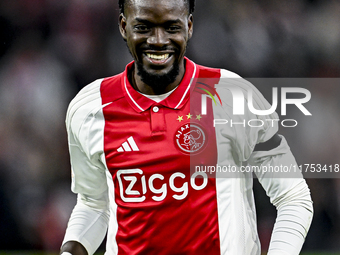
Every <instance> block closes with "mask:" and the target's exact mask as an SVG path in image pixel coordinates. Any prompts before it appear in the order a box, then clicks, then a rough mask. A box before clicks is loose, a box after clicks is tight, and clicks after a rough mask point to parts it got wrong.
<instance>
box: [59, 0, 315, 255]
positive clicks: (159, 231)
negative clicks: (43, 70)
mask: <svg viewBox="0 0 340 255" xmlns="http://www.w3.org/2000/svg"><path fill="white" fill-rule="evenodd" d="M194 5H195V2H194V1H193V0H125V1H124V0H120V1H119V6H120V12H121V13H120V17H119V29H120V32H121V35H122V37H123V39H124V40H125V41H126V43H127V46H128V48H129V50H130V52H131V54H132V56H133V58H134V61H133V62H131V63H129V64H128V65H127V66H126V70H125V71H124V72H123V73H121V74H118V75H116V76H113V77H109V78H105V79H99V80H96V81H94V82H93V83H91V84H89V85H88V86H86V87H85V88H84V89H82V90H81V91H80V92H79V94H78V95H77V96H76V97H75V98H74V99H73V101H72V102H71V103H70V106H69V109H68V113H67V117H66V125H67V131H68V140H69V149H70V156H71V165H72V191H73V192H75V193H77V194H78V200H77V204H76V206H75V208H74V210H73V212H72V215H71V217H70V220H69V224H68V227H67V230H66V234H65V238H64V241H63V244H62V248H61V253H62V254H63V255H66V254H68V255H69V254H73V255H82V254H93V253H94V252H95V251H96V250H97V248H98V247H99V245H100V244H101V243H102V241H103V239H104V237H105V235H106V233H107V244H106V254H109V255H113V254H129V255H132V254H162V255H165V254H195V255H198V254H204V255H206V254H231V255H259V254H260V253H261V248H260V242H259V238H258V235H257V230H256V229H257V227H256V215H255V205H254V199H253V193H252V181H253V179H252V175H251V173H249V172H246V171H240V170H241V169H244V168H242V167H244V166H245V165H246V164H249V165H252V166H267V167H269V166H281V165H287V164H289V165H294V164H296V162H295V159H294V157H293V155H292V154H291V151H290V149H289V147H288V145H287V143H286V140H285V139H284V137H282V136H280V135H278V134H277V130H278V127H277V121H275V120H277V118H278V116H277V114H276V113H272V114H268V115H265V116H262V115H255V114H253V113H252V112H251V111H249V110H247V109H248V108H247V107H245V109H244V114H243V115H235V114H233V109H232V108H233V107H232V96H233V93H232V92H233V89H234V91H235V90H236V91H242V92H246V91H250V90H251V91H253V92H254V93H253V104H254V106H256V107H255V108H256V109H262V110H265V109H268V107H269V106H270V105H269V103H268V102H267V101H266V100H265V99H264V98H263V96H262V95H261V94H260V93H259V92H258V91H257V90H256V89H255V87H253V86H252V85H251V84H250V83H248V82H247V81H245V80H244V79H242V78H240V77H239V76H238V75H236V74H234V73H232V72H230V71H227V70H221V69H213V68H208V67H204V66H201V65H197V64H196V63H194V62H192V61H191V60H189V59H188V58H186V57H185V56H184V55H185V51H186V47H187V44H188V41H189V39H190V38H191V36H192V33H193V11H194ZM232 88H233V89H232ZM202 105H203V106H204V107H203V106H202ZM223 119H229V120H230V122H231V123H233V124H234V125H229V124H228V125H227V124H226V122H225V123H224V124H219V123H215V120H223ZM250 120H252V123H253V122H254V120H257V124H256V125H255V124H254V123H253V124H252V125H245V124H244V125H240V123H241V124H242V123H248V122H249V121H250ZM268 120H269V121H268ZM214 123H215V124H216V125H215V124H214ZM237 123H238V124H237ZM258 123H262V125H258ZM197 167H198V168H199V169H201V171H196V170H197ZM204 167H205V169H206V168H207V167H208V169H210V170H212V169H215V170H218V167H219V168H220V169H225V170H226V169H228V167H229V169H230V168H231V169H234V170H235V171H234V173H233V174H234V175H232V176H221V173H217V171H216V172H215V171H210V172H209V171H206V170H204ZM202 169H203V170H202ZM257 177H258V178H259V181H260V182H261V184H262V186H263V188H264V189H265V190H266V192H267V194H268V196H269V197H270V199H271V202H272V203H273V204H274V206H276V208H277V210H278V214H277V219H276V223H275V225H274V228H273V234H272V237H271V242H270V247H269V252H268V254H270V255H294V254H299V252H300V250H301V247H302V245H303V242H304V239H305V236H306V234H307V231H308V229H309V226H310V223H311V219H312V214H313V208H312V201H311V197H310V193H309V189H308V187H307V184H306V182H305V180H304V179H303V178H302V177H301V176H298V177H297V178H289V179H288V178H280V176H275V174H273V173H270V172H265V171H262V172H261V171H259V172H257Z"/></svg>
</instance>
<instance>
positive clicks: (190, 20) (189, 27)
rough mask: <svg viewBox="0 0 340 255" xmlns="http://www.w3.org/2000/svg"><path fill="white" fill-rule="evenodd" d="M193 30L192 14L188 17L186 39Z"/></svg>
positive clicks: (190, 35)
mask: <svg viewBox="0 0 340 255" xmlns="http://www.w3.org/2000/svg"><path fill="white" fill-rule="evenodd" d="M193 32H194V17H193V16H192V14H190V15H189V17H188V39H190V38H191V37H192V33H193Z"/></svg>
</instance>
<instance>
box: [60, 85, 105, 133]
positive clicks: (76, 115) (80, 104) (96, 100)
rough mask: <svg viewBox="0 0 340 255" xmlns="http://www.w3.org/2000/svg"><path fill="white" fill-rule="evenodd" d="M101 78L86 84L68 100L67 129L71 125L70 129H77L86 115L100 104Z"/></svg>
mask: <svg viewBox="0 0 340 255" xmlns="http://www.w3.org/2000/svg"><path fill="white" fill-rule="evenodd" d="M103 80H104V79H98V80H96V81H94V82H92V83H90V84H88V85H87V86H85V87H84V88H83V89H81V90H80V91H79V92H78V94H77V95H76V96H75V97H74V98H73V100H72V101H71V102H70V104H69V106H68V109H67V114H66V127H67V129H68V130H70V129H71V128H72V127H73V128H72V129H78V128H79V127H80V126H81V123H82V122H83V121H84V119H85V118H86V116H88V115H89V114H90V113H91V112H92V111H93V110H94V109H95V108H96V107H98V106H99V105H101V96H100V86H101V83H102V81H103ZM77 127H78V128H77Z"/></svg>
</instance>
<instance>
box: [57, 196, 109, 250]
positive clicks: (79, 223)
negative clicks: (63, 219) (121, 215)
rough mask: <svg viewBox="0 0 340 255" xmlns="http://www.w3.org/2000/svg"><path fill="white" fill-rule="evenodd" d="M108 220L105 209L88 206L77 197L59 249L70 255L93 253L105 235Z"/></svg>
mask: <svg viewBox="0 0 340 255" xmlns="http://www.w3.org/2000/svg"><path fill="white" fill-rule="evenodd" d="M108 221H109V214H108V211H107V209H104V208H103V209H98V208H93V207H90V206H88V205H86V204H85V203H83V202H82V201H81V199H78V202H77V205H76V206H75V208H74V210H73V212H72V214H71V217H70V220H69V223H68V226H67V229H66V234H65V237H64V241H63V245H62V249H61V251H68V252H70V253H71V254H72V255H78V254H79V255H83V254H86V255H87V254H89V255H91V254H93V253H94V252H95V251H96V250H97V249H98V247H99V245H100V244H101V243H102V241H103V239H104V237H105V235H106V231H107V226H108ZM73 252H76V253H75V254H74V253H73ZM84 252H85V253H84Z"/></svg>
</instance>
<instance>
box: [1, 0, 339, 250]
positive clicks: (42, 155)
mask: <svg viewBox="0 0 340 255" xmlns="http://www.w3.org/2000/svg"><path fill="white" fill-rule="evenodd" d="M117 2H118V1H115V0H1V2H0V38H1V39H0V105H1V107H0V250H11V249H12V250H13V249H15V250H18V249H25V250H42V251H55V250H58V249H59V247H60V244H61V241H62V238H63V235H64V231H65V228H66V224H67V220H68V218H69V215H70V212H71V210H72V208H73V206H74V204H75V201H76V198H75V195H74V194H72V193H71V191H70V165H69V156H68V149H67V141H66V132H65V126H64V119H65V113H66V108H67V105H68V103H69V102H70V100H71V98H72V97H73V96H75V94H76V93H77V91H79V89H81V88H82V87H83V86H85V85H86V84H87V83H89V82H92V81H93V80H95V79H97V78H102V77H105V76H112V75H114V74H117V73H119V72H121V71H123V70H124V67H125V65H126V64H127V63H128V62H129V61H130V60H131V56H130V55H129V53H128V51H127V48H126V46H125V43H124V42H123V40H122V39H121V36H120V34H119V31H118V27H117V21H118V4H117ZM339 13H340V2H339V1H331V0H319V1H318V0H309V1H307V0H287V1H286V0H283V1H280V0H252V1H251V0H249V1H248V0H237V1H236V0H214V1H212V0H209V1H208V0H198V1H197V7H196V12H195V15H194V17H195V25H194V36H193V38H192V40H191V42H190V44H189V47H188V51H187V56H188V57H189V58H191V59H192V60H194V61H195V62H197V63H198V64H202V65H206V66H211V67H219V68H226V69H229V70H232V71H234V72H237V73H238V74H240V75H241V76H243V77H246V78H251V77H276V78H281V77H285V78H286V77H293V78H297V77H299V78H306V77H309V78H316V77H339V74H340V63H339V62H340V47H339V46H340V15H339ZM261 91H262V92H263V93H264V94H265V95H267V94H268V90H267V89H266V87H262V88H261ZM270 91H271V90H269V92H270ZM310 91H311V93H312V100H311V102H310V103H309V105H308V109H309V110H310V111H311V112H312V113H313V117H311V119H308V120H306V119H305V118H303V119H301V122H300V123H299V126H298V127H297V128H296V129H289V130H286V129H283V130H282V133H283V134H284V135H285V136H286V137H287V140H288V142H289V144H290V146H291V148H292V151H293V153H294V155H295V156H296V158H297V159H298V162H302V163H322V164H330V163H336V162H337V160H338V159H339V158H340V138H339V128H340V121H339V110H340V104H339V95H340V86H337V85H334V86H323V85H322V84H318V86H313V87H311V88H310ZM269 98H270V93H269ZM300 117H301V116H297V118H300ZM338 162H339V160H338ZM334 177H335V178H332V179H330V178H329V179H323V178H309V179H307V182H308V184H309V185H310V189H311V191H312V196H313V200H314V207H315V216H314V221H313V224H312V227H311V230H310V233H309V235H308V237H307V240H306V243H305V247H304V250H305V251H307V250H308V251H316V250H321V251H339V250H340V242H339V240H340V220H339V219H340V174H339V175H338V176H336V175H335V176H334ZM254 189H255V191H256V200H257V207H258V222H259V226H258V228H259V234H260V237H261V240H262V244H263V248H264V249H266V248H267V245H268V242H269V238H270V233H271V228H272V225H273V223H274V220H275V209H274V208H273V207H272V206H271V205H270V204H269V202H268V199H267V198H266V197H265V195H264V191H263V190H262V189H261V188H260V187H259V185H258V184H257V183H255V188H254Z"/></svg>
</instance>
